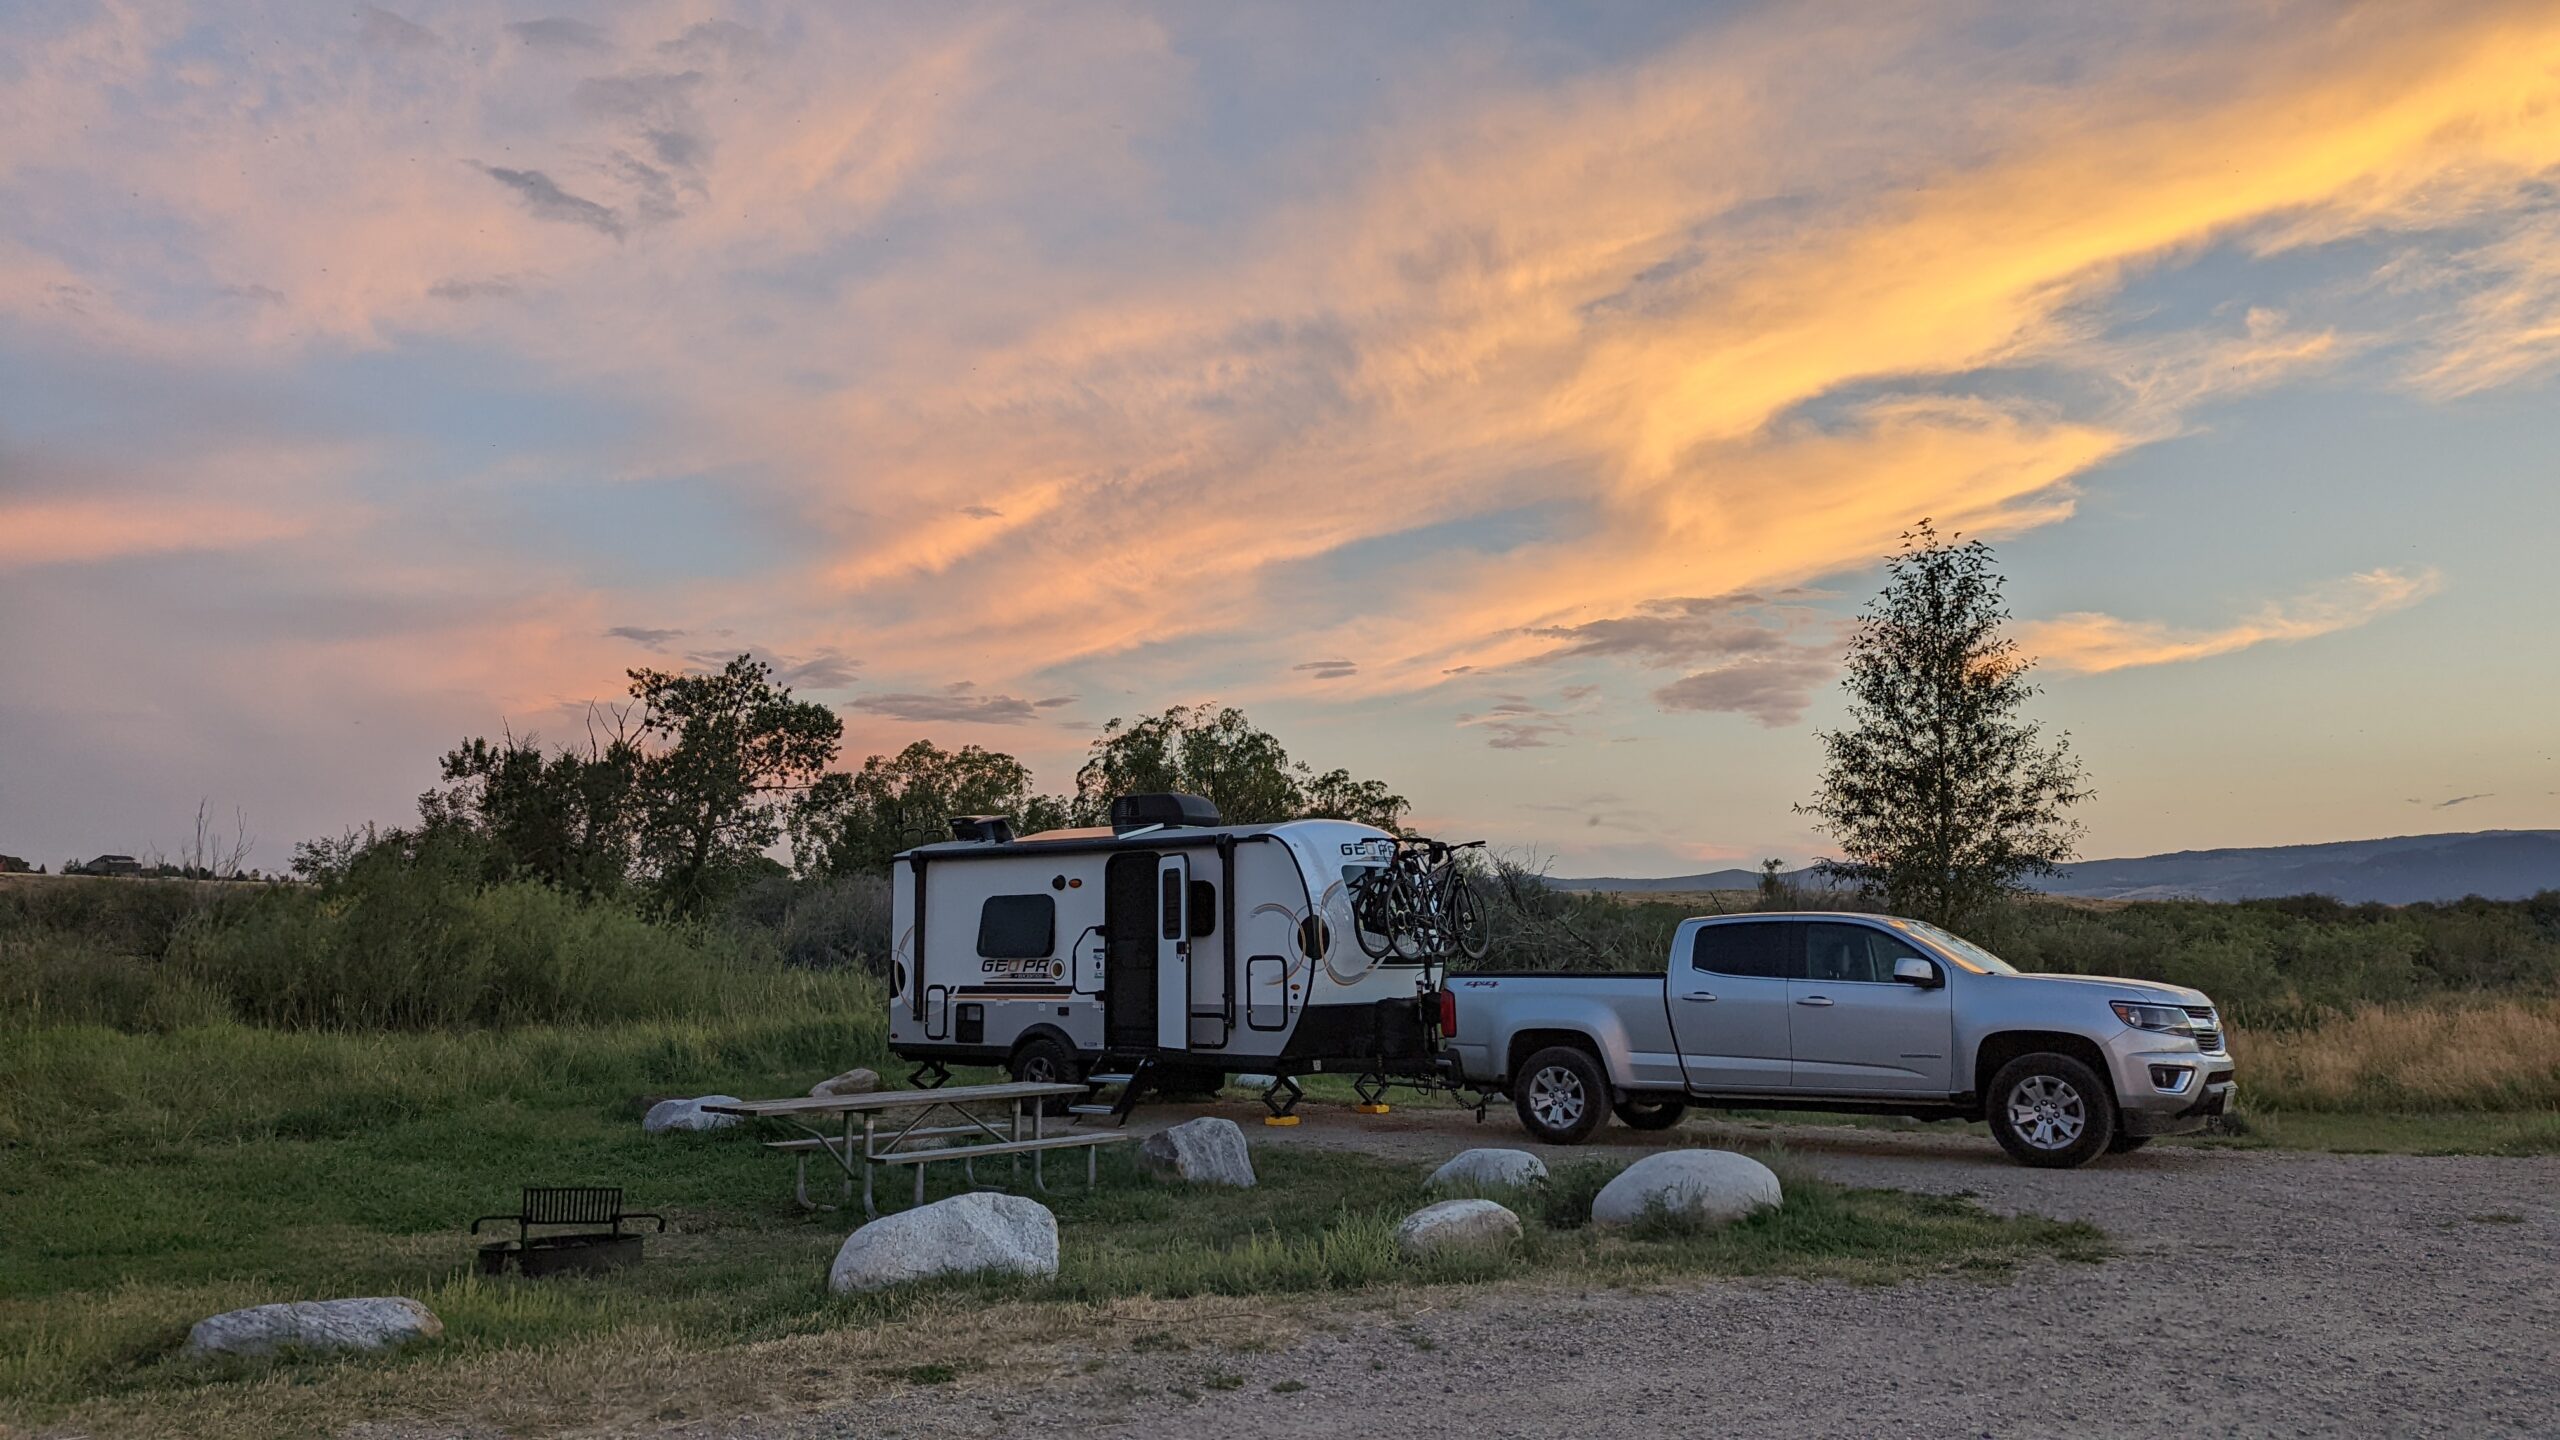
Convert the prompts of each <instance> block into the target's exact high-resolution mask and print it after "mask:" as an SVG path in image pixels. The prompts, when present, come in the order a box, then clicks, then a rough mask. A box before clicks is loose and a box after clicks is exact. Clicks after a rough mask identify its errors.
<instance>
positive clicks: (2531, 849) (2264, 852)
mask: <svg viewBox="0 0 2560 1440" xmlns="http://www.w3.org/2000/svg"><path fill="white" fill-rule="evenodd" d="M1786 878H1787V879H1789V880H1792V881H1796V882H1798V883H1803V882H1806V881H1809V880H1810V879H1811V878H1812V872H1811V871H1810V870H1794V871H1789V872H1787V875H1786ZM1550 883H1552V884H1554V885H1555V886H1556V887H1557V888H1559V889H1564V890H1604V891H1614V892H1645V891H1665V890H1749V889H1753V888H1755V887H1757V886H1758V885H1759V883H1760V872H1758V871H1757V870H1711V871H1707V872H1705V873H1703V874H1698V875H1673V876H1666V877H1663V878H1659V879H1626V878H1620V877H1616V876H1597V877H1594V878H1591V879H1587V880H1564V879H1560V880H1555V881H1552V882H1550ZM2038 888H2039V889H2042V890H2044V891H2045V892H2046V893H2048V894H2053V895H2076V896H2084V897H2088V898H2092V899H2101V900H2172V899H2189V900H2254V899H2262V898H2265V897H2267V896H2271V895H2329V896H2334V897H2336V898H2337V899H2340V900H2344V901H2346V902H2348V903H2350V904H2362V903H2364V902H2366V901H2380V902H2381V903H2383V904H2387V905H2405V904H2408V903H2409V902H2410V901H2413V900H2459V899H2461V898H2462V897H2463V896H2465V895H2482V896H2486V897H2488V898H2489V899H2492V900H2521V899H2524V898H2526V897H2527V896H2530V895H2532V894H2534V893H2535V892H2537V891H2541V890H2560V830H2480V831H2474V832H2470V833H2466V834H2458V835H2401V836H2395V837H2393V838H2390V839H2387V840H2337V841H2331V842H2329V843H2327V844H2322V845H2271V846H2265V847H2262V848H2258V849H2233V850H2180V851H2177V852H2176V853H2174V854H2168V855H2144V856H2141V857H2139V858H2135V859H2128V860H2084V861H2082V862H2081V863H2079V864H2077V865H2072V866H2069V867H2066V868H2065V869H2064V871H2063V873H2062V874H2061V875H2059V876H2056V877H2054V878H2052V879H2050V880H2047V881H2045V882H2044V883H2043V884H2041V885H2040V886H2039V887H2038Z"/></svg>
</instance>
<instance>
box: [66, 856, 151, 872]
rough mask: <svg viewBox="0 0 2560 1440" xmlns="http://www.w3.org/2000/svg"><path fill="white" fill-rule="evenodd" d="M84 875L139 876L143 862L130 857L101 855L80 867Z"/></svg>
mask: <svg viewBox="0 0 2560 1440" xmlns="http://www.w3.org/2000/svg"><path fill="white" fill-rule="evenodd" d="M80 873H81V874H83V875H139V874H141V873H142V862H141V861H139V860H136V859H134V858H133V857H132V856H130V855H101V856H99V857H97V858H96V859H94V860H91V861H90V862H89V863H88V864H86V865H83V866H81V867H80Z"/></svg>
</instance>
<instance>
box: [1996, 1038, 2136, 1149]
mask: <svg viewBox="0 0 2560 1440" xmlns="http://www.w3.org/2000/svg"><path fill="white" fill-rule="evenodd" d="M1985 1108H1986V1109H1987V1110H1988V1112H1989V1117H1990V1120H1991V1137H1992V1138H1993V1139H1995V1140H1997V1141H1999V1142H2000V1148H2001V1149H2003V1150H2006V1151H2008V1152H2009V1158H2010V1159H2012V1160H2015V1161H2017V1162H2018V1163H2020V1164H2022V1165H2033V1166H2036V1167H2037V1168H2039V1169H2045V1170H2067V1169H2070V1168H2071V1167H2072V1166H2075V1165H2085V1164H2087V1163H2089V1161H2091V1160H2093V1159H2095V1158H2096V1157H2097V1156H2098V1154H2099V1153H2100V1152H2101V1151H2103V1150H2105V1149H2106V1148H2107V1146H2108V1145H2109V1143H2111V1142H2112V1141H2114V1139H2115V1138H2116V1102H2115V1097H2114V1096H2113V1095H2111V1094H2109V1093H2108V1091H2107V1082H2106V1081H2104V1080H2101V1079H2099V1078H2098V1072H2096V1071H2094V1070H2092V1069H2090V1068H2089V1067H2088V1066H2087V1065H2085V1064H2082V1063H2081V1062H2080V1061H2077V1060H2074V1059H2072V1058H2071V1057H2070V1056H2068V1055H2056V1054H2053V1053H2051V1052H2049V1051H2045V1052H2039V1053H2037V1054H2033V1055H2021V1056H2019V1057H2018V1058H2017V1059H2015V1060H2012V1061H2010V1062H2009V1063H2008V1064H2006V1065H2003V1066H2001V1067H2000V1073H1999V1074H1997V1075H1994V1076H1992V1077H1991V1092H1990V1095H1989V1096H1988V1097H1987V1104H1986V1106H1985Z"/></svg>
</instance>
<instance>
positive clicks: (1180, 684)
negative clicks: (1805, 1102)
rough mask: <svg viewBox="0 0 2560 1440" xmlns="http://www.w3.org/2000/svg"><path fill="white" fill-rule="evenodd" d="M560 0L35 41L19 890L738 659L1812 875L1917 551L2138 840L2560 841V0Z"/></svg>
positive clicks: (6, 202) (2, 458)
mask: <svg viewBox="0 0 2560 1440" xmlns="http://www.w3.org/2000/svg"><path fill="white" fill-rule="evenodd" d="M549 4H550V0H541V3H529V4H527V5H520V6H510V5H497V4H466V5H458V6H430V5H426V4H422V3H421V4H403V5H399V6H395V7H390V8H374V7H371V6H363V5H357V6H328V5H309V4H278V5H272V6H262V5H258V4H248V3H226V4H222V5H219V6H214V5H205V6H199V7H193V8H191V7H188V6H185V5H176V4H172V5H125V4H96V3H62V4H54V3H46V0H33V3H28V0H19V3H14V4H11V5H8V6H6V7H0V851H6V852H9V853H14V854H20V855H24V856H26V857H27V858H28V859H30V860H33V861H42V862H45V863H48V864H59V863H60V862H61V861H62V860H63V859H64V858H65V857H67V856H71V855H83V856H85V855H89V854H93V853H96V852H98V851H101V850H124V851H133V852H148V851H150V850H152V849H155V848H157V849H159V850H162V851H165V852H169V853H171V854H174V853H175V852H176V851H177V850H178V848H179V846H180V844H181V843H182V841H183V840H184V839H185V837H186V836H187V834H188V833H189V830H190V827H191V825H192V820H193V816H194V813H195V809H196V805H197V802H198V800H199V799H202V800H205V801H207V802H209V804H210V805H211V807H212V809H213V810H214V811H215V812H217V813H219V814H221V815H223V816H224V817H226V820H227V818H228V817H229V816H230V815H231V814H232V813H233V812H234V811H235V810H236V811H237V812H238V813H239V814H240V815H242V816H243V817H245V820H246V824H247V827H248V829H249V830H250V831H251V832H253V833H254V834H255V835H256V836H257V837H258V840H259V845H258V849H257V852H256V855H255V857H254V859H255V861H256V862H257V863H261V864H265V865H269V866H275V865H281V864H282V863H284V862H285V861H286V860H287V859H288V857H289V854H290V850H291V846H292V843H293V842H294V841H295V840H297V839H301V838H306V837H309V836H313V835H318V834H323V833H334V832H337V831H340V830H343V829H345V828H346V827H348V826H349V825H351V824H356V823H360V822H363V821H366V820H375V821H382V822H398V821H401V820H404V819H406V818H408V817H409V816H410V815H411V814H412V812H413V807H414V801H415V797H416V795H417V794H418V792H419V791H421V790H423V789H425V788H427V786H428V785H429V784H431V783H432V782H433V780H434V778H435V777H434V762H435V757H436V755H437V754H438V753H439V752H440V751H441V750H442V749H444V748H446V747H447V746H449V745H451V744H452V743H453V742H454V741H455V740H457V739H458V738H460V737H462V736H464V735H468V734H479V733H494V732H495V731H496V730H497V729H498V727H500V726H501V725H509V726H512V727H513V728H514V729H515V730H516V731H517V732H518V733H523V732H526V731H528V730H530V731H533V732H536V733H538V734H540V735H542V736H544V737H546V738H553V739H567V738H569V737H570V736H572V735H573V734H574V733H576V731H577V729H578V719H577V717H578V716H579V714H580V713H581V712H582V711H583V708H584V705H585V703H586V702H587V701H588V700H590V699H609V698H612V697H614V696H615V695H616V694H617V693H618V692H619V691H620V689H621V686H622V679H621V676H622V672H623V671H624V669H626V668H627V667H629V666H632V665H638V664H649V665H657V666H668V665H683V664H689V663H701V662H703V661H705V660H711V661H715V662H716V660H718V659H719V658H722V657H725V656H726V655H728V654H731V653H735V652H736V651H738V650H742V649H745V650H752V651H754V652H755V653H757V654H759V655H764V656H769V657H772V658H773V659H774V661H775V663H776V664H777V665H778V666H780V667H782V668H783V669H784V670H785V672H786V673H787V675H788V676H789V677H790V678H791V680H792V683H793V684H794V685H795V686H796V688H797V689H798V690H799V691H800V692H801V693H802V694H804V695H806V696H809V697H813V698H819V699H823V700H826V701H828V702H830V703H832V704H835V705H837V706H839V707H840V708H841V713H842V714H843V716H844V719H845V722H846V730H847V747H846V750H847V758H848V760H849V761H852V762H858V761H859V759H860V758H861V757H862V756H863V755H865V754H868V753H871V752H873V751H877V750H884V749H890V748H894V747H897V746H899V745H902V744H904V743H906V742H907V741H909V740H912V739H915V738H917V737H919V736H930V737H932V738H935V739H937V740H939V741H942V742H944V743H946V744H958V743H962V742H975V743H978V744H983V745H987V746H990V747H993V748H997V749H1002V750H1007V751H1011V752H1013V753H1015V754H1018V755H1020V756H1022V757H1023V758H1024V759H1026V760H1028V761H1030V762H1031V763H1032V764H1033V765H1034V767H1035V768H1036V769H1037V770H1038V772H1039V774H1040V776H1041V779H1042V780H1043V782H1044V783H1045V784H1046V785H1047V786H1049V787H1050V788H1056V789H1064V788H1067V787H1068V786H1069V785H1070V784H1071V782H1072V776H1073V770H1074V766H1075V763H1076V760H1077V758H1078V757H1079V755H1080V753H1081V751H1082V750H1083V747H1084V745H1085V744H1086V742H1087V741H1088V740H1089V739H1090V737H1091V736H1092V735H1093V733H1094V732H1095V730H1097V729H1098V728H1099V726H1100V725H1101V723H1102V722H1103V721H1104V720H1105V719H1107V718H1109V717H1111V716H1114V715H1123V716H1126V715H1134V714H1137V713H1141V712H1146V711H1153V710H1159V709H1162V708H1163V707H1164V706H1166V705H1169V704H1175V703H1184V702H1191V701H1197V700H1207V699H1215V700H1219V701H1223V702H1229V703H1235V704H1239V705H1242V706H1243V707H1245V709H1246V710H1247V711H1248V713H1250V714H1251V715H1252V716H1253V717H1254V718H1255V719H1256V720H1257V721H1259V722H1261V723H1262V724H1264V725H1265V726H1267V727H1268V728H1270V729H1272V730H1274V731H1275V732H1277V733H1278V734H1279V735H1280V737H1281V738H1282V739H1283V740H1284V741H1285V742H1286V743H1287V744H1288V745H1289V746H1290V747H1291V749H1292V750H1293V752H1295V753H1297V754H1298V755H1300V756H1301V757H1302V758H1305V759H1307V760H1310V761H1312V762H1314V763H1315V764H1317V765H1318V766H1319V767H1331V766H1334V765H1343V766H1348V767H1350V768H1351V769H1353V770H1354V771H1355V772H1359V773H1362V774H1367V775H1375V776H1378V777H1380V778H1383V779H1386V780H1388V781H1390V782H1392V783H1393V784H1395V785H1396V786H1397V787H1398V788H1399V789H1401V790H1403V791H1404V792H1405V793H1406V794H1408V795H1409V796H1411V797H1412V798H1413V800H1414V802H1415V808H1416V812H1417V820H1418V822H1419V823H1420V824H1421V825H1422V826H1423V827H1424V828H1426V829H1427V830H1429V831H1431V832H1433V833H1440V834H1447V835H1450V836H1453V837H1460V838H1464V837H1476V836H1482V837H1486V838H1490V839H1492V840H1493V841H1495V842H1496V843H1497V844H1500V845H1505V846H1522V847H1535V848H1536V849H1538V850H1541V851H1543V852H1546V853H1548V854H1550V855H1552V856H1553V857H1554V860H1555V864H1556V868H1557V869H1558V870H1559V871H1560V872H1563V873H1596V872H1607V873H1616V874H1666V873H1677V872H1683V871H1689V870H1696V869H1702V868H1710V867H1713V866H1720V865H1724V864H1731V863H1743V864H1748V863H1751V862H1753V861H1754V860H1756V859H1757V858H1758V857H1760V856H1763V855H1778V856H1782V857H1785V858H1787V859H1788V860H1789V861H1791V862H1800V861H1802V860H1804V859H1806V858H1808V857H1810V856H1812V855H1814V854H1817V853H1819V852H1820V851H1821V848H1822V847H1821V841H1820V838H1819V837H1818V836H1817V835H1815V834H1813V833H1812V832H1811V831H1809V830H1808V829H1807V827H1806V822H1805V820H1804V819H1803V818H1802V817H1800V816H1798V815H1796V814H1795V813H1793V811H1792V809H1791V807H1792V806H1793V805H1794V804H1795V803H1796V802H1798V801H1801V800H1803V799H1804V798H1806V796H1807V795H1808V793H1809V791H1810V790H1811V788H1812V786H1813V783H1814V779H1815V773H1816V766H1817V762H1818V747H1817V744H1816V741H1815V738H1814V732H1815V731H1816V730H1817V729H1818V728H1820V727H1822V726H1825V725H1828V724H1832V723H1836V721H1837V720H1838V718H1839V717H1840V714H1841V708H1840V701H1839V699H1838V689H1837V679H1838V665H1837V660H1838V649H1839V639H1840V636H1841V634H1842V630H1843V626H1844V623H1845V621H1846V620H1847V618H1848V617H1849V616H1851V615H1852V614H1853V613H1854V612H1855V610H1856V607H1857V606H1858V604H1859V603H1860V602H1861V601H1863V600H1864V599H1865V598H1866V597H1867V596H1868V595H1869V594H1871V593H1872V592H1873V591H1874V590H1875V588H1876V586H1877V584H1878V583H1879V579H1880V567H1879V563H1878V562H1879V559H1880V557H1881V556H1882V555H1883V554H1884V553H1886V552H1887V551H1889V550H1891V549H1892V548H1893V546H1894V544H1895V541H1896V536H1897V535H1898V534H1899V532H1901V531H1902V530H1903V529H1904V528H1905V527H1906V526H1907V525H1908V524H1909V523H1910V522H1912V521H1913V520H1916V519H1918V518H1919V517H1922V516H1930V517H1934V518H1935V520H1936V521H1937V523H1938V524H1939V525H1940V527H1941V528H1942V529H1953V530H1960V531H1962V532H1964V533H1966V534H1969V535H1981V536H1984V537H1987V538H1990V539H1992V540H1993V541H1994V542H1995V543H1996V544H1997V545H1998V548H1999V553H2000V557H2001V561H2002V564H2003V567H2004V569H2005V570H2006V571H2007V573H2008V574H2009V576H2010V597H2011V600H2012V603H2013V605H2014V607H2015V609H2016V611H2017V614H2018V618H2019V622H2020V623H2019V639H2020V640H2021V641H2022V642H2023V643H2024V644H2025V646H2026V647H2027V648H2028V649H2029V650H2030V651H2031V652H2032V653H2034V654H2037V655H2039V656H2041V657H2042V666H2041V675H2042V679H2043V683H2044V684H2045V686H2046V691H2045V693H2044V694H2043V695H2042V696H2041V697H2039V699H2038V700H2037V702H2036V714H2037V715H2038V716H2039V717H2040V718H2042V719H2044V720H2045V721H2046V722H2048V723H2049V724H2050V725H2051V726H2053V727H2055V728H2058V729H2067V730H2069V731H2070V732H2071V734H2072V736H2073V740H2074V744H2075V746H2076V747H2077V748H2078V749H2079V750H2080V751H2081V752H2082V753H2083V754H2084V756H2085V758H2086V760H2087V763H2088V766H2089V770H2090V774H2091V778H2092V779H2093V781H2094V782H2095V785H2096V789H2097V798H2096V799H2095V800H2094V801H2093V802H2092V803H2091V804H2090V805H2089V806H2088V807H2087V808H2086V810H2085V814H2084V818H2085V819H2086V821H2087V822H2088V824H2089V827H2090V835H2089V843H2088V846H2087V850H2088V852H2089V853H2091V854H2093V855H2122V854H2138V853H2147V852H2151V851H2157V850H2167V849H2178V848H2190V847H2203V846H2214V845H2257V844H2278V843H2291V842H2302V841H2315V840H2331V839H2347V838H2357V837H2365V836H2375V835H2390V834H2405V833H2417V832H2426V831H2438V830H2469V829H2482V828H2492V827H2519V828H2520V827H2540V826H2551V825H2555V824H2560V644H2555V639H2554V630H2555V627H2560V385H2555V380H2554V375H2555V371H2560V6H2554V5H2552V4H2550V3H2548V0H2544V3H2538V4H2517V5H2494V4H2482V5H2453V4H2439V5H2429V4H2418V3H2393V4H2373V5H2366V6H2361V7H2357V6H2343V5H2294V4H2282V3H2263V4H2246V5H2231V4H2222V3H2215V4H2197V5H2191V6H2176V5H2130V6H2128V5H2121V4H2104V5H2085V6H2063V5H2039V6H2032V7H2028V6H2006V7H1995V6H1990V5H1979V6H1968V5H1935V6H1929V5H1920V6H1873V5H1845V4H1844V5H1836V6H1700V5H1676V6H1643V5H1635V4H1627V5H1611V6H1605V7H1582V6H1562V7H1557V8H1553V9H1548V8H1541V7H1532V6H1519V5H1489V4H1477V3H1467V4H1422V3H1396V4H1387V5H1378V4H1340V5H1304V4H1290V5H1278V4H1271V5H1262V6H1257V7H1251V8H1247V7H1242V6H1227V5H1218V6H1166V7H1161V8H1148V7H1124V6H1114V5H1105V4H1090V5H1085V4H1080V5H1059V6H1040V7H1028V6H1026V7H1020V8H1012V9H998V8H986V9H978V8H971V7H965V6H958V5H941V4H936V5H879V6H852V5H835V4H829V5H815V6H808V7H800V8H791V7H782V6H758V5H752V4H748V5H735V4H715V3H709V0H703V3H679V4H657V3H635V4H617V5H611V6H602V5H599V6H595V7H591V8H587V9H554V8H546V7H547V6H548V5H549ZM1595 9H1596V10H1597V11H1598V13H1596V14H1595V13H1593V11H1594V10H1595Z"/></svg>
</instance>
